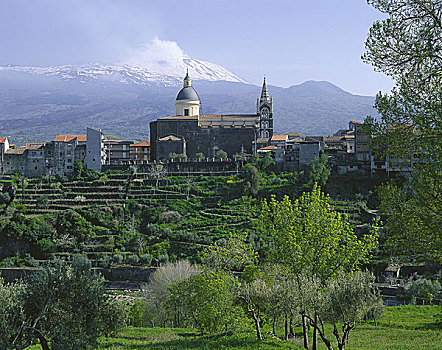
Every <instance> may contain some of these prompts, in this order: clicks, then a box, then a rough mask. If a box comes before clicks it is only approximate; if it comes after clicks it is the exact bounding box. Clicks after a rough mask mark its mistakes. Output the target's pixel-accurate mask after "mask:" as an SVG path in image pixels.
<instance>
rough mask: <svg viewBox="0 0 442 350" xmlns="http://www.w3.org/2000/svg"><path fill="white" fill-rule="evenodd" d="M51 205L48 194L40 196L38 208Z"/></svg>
mask: <svg viewBox="0 0 442 350" xmlns="http://www.w3.org/2000/svg"><path fill="white" fill-rule="evenodd" d="M48 206H49V197H48V196H46V195H43V196H40V197H39V198H38V199H37V208H42V209H46V208H47V207H48Z"/></svg>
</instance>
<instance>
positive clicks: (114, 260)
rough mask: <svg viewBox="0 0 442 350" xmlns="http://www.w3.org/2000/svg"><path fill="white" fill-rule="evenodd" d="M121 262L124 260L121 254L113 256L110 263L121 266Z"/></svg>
mask: <svg viewBox="0 0 442 350" xmlns="http://www.w3.org/2000/svg"><path fill="white" fill-rule="evenodd" d="M123 260H124V258H123V255H121V254H115V255H114V256H113V257H112V263H113V264H115V265H121V264H122V263H123Z"/></svg>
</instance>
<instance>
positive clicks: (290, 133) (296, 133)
mask: <svg viewBox="0 0 442 350" xmlns="http://www.w3.org/2000/svg"><path fill="white" fill-rule="evenodd" d="M283 135H288V136H301V134H300V133H298V132H294V131H286V132H284V133H283Z"/></svg>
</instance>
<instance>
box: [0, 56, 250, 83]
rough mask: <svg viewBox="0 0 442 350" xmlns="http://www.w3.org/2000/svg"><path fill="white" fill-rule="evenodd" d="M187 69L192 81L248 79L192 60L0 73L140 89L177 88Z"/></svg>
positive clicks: (18, 68) (6, 69)
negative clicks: (94, 82) (144, 64)
mask: <svg viewBox="0 0 442 350" xmlns="http://www.w3.org/2000/svg"><path fill="white" fill-rule="evenodd" d="M187 69H188V70H189V74H190V77H191V78H192V79H193V80H206V81H228V82H238V83H246V81H245V80H243V79H241V78H240V77H238V76H237V75H236V74H234V73H232V72H230V71H229V70H227V69H226V68H224V67H222V66H219V65H217V64H214V63H210V62H206V61H201V60H195V59H192V58H182V59H180V60H176V61H174V62H173V63H172V64H171V62H167V63H165V64H161V61H159V62H157V63H156V64H155V65H151V66H150V67H149V68H140V67H135V66H131V65H128V64H112V65H103V64H89V65H78V66H74V65H65V66H50V67H32V66H12V65H8V66H0V73H1V72H5V73H6V72H17V73H26V74H31V75H36V76H39V75H40V76H47V77H55V78H59V79H61V80H76V81H81V82H83V83H86V82H89V81H106V82H112V81H114V82H119V83H123V84H136V85H140V86H152V85H160V86H178V85H180V84H181V83H182V79H183V77H184V75H185V74H186V70H187Z"/></svg>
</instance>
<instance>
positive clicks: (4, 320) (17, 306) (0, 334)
mask: <svg viewBox="0 0 442 350" xmlns="http://www.w3.org/2000/svg"><path fill="white" fill-rule="evenodd" d="M24 291H25V286H24V284H23V283H11V284H5V282H4V280H3V279H2V278H0V348H1V349H5V350H6V349H13V348H14V346H15V344H16V343H17V340H18V339H17V332H18V330H19V329H20V327H21V326H22V324H24V321H25V315H24V312H23V296H24Z"/></svg>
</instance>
